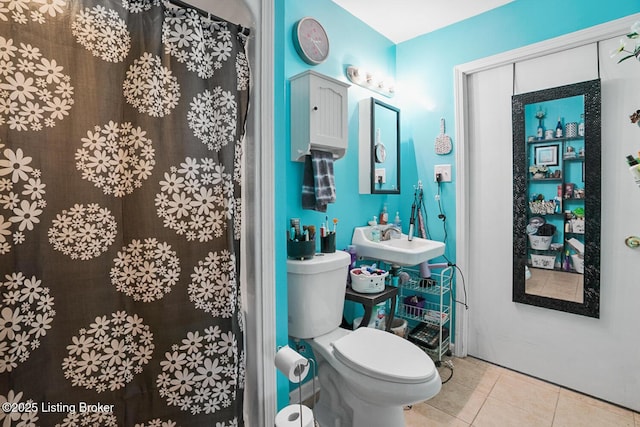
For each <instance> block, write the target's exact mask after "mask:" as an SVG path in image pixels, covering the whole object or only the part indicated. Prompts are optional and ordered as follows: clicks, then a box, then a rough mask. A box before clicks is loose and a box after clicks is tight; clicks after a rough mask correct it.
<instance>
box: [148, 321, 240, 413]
mask: <svg viewBox="0 0 640 427" xmlns="http://www.w3.org/2000/svg"><path fill="white" fill-rule="evenodd" d="M240 364H241V356H240V355H239V354H238V342H237V339H236V336H235V335H234V334H233V332H230V331H229V332H224V331H222V330H221V329H220V327H219V326H211V327H208V328H207V329H205V330H204V331H193V332H187V335H186V337H185V338H184V339H183V340H182V343H181V344H174V345H173V346H172V347H171V351H168V352H166V353H165V357H164V360H163V361H162V362H160V367H161V369H162V373H161V374H159V375H158V377H157V379H156V384H157V386H158V390H159V392H160V396H161V397H163V398H164V399H165V400H166V402H167V404H168V405H169V406H177V407H179V408H180V409H181V410H182V411H185V412H190V413H192V414H194V415H195V414H201V413H204V414H213V413H215V412H217V411H219V410H220V409H222V408H228V407H229V406H230V405H231V403H232V402H233V400H234V399H235V398H236V390H237V388H238V384H239V375H238V369H239V368H238V366H239V365H240Z"/></svg>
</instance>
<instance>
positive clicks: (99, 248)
mask: <svg viewBox="0 0 640 427" xmlns="http://www.w3.org/2000/svg"><path fill="white" fill-rule="evenodd" d="M117 229H118V223H117V222H116V219H115V217H114V216H113V215H112V214H111V211H109V209H107V208H103V207H100V205H98V204H97V203H91V204H88V205H87V206H85V205H83V204H76V205H74V206H73V207H72V208H70V209H69V210H67V209H65V210H63V211H62V212H61V213H59V214H58V215H56V218H55V219H54V220H53V225H52V226H51V227H50V228H49V232H48V235H49V243H51V244H52V245H53V248H54V249H55V250H57V251H60V252H62V253H63V254H65V255H68V256H70V257H71V259H79V260H82V261H86V260H89V259H92V258H96V257H98V256H100V255H102V253H104V252H105V251H106V250H107V249H108V248H109V247H110V246H111V245H112V244H113V242H114V241H115V238H116V234H117Z"/></svg>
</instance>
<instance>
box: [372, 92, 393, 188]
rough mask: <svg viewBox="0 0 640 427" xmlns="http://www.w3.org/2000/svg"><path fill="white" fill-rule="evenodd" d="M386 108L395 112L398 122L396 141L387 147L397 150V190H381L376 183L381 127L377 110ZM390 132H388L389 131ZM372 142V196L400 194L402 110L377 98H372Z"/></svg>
mask: <svg viewBox="0 0 640 427" xmlns="http://www.w3.org/2000/svg"><path fill="white" fill-rule="evenodd" d="M380 107H381V108H386V109H388V110H391V111H393V112H395V114H396V120H395V122H396V123H395V134H396V138H395V141H391V142H390V143H389V144H388V145H387V144H385V145H387V151H388V150H389V147H390V146H393V148H394V149H395V150H396V177H395V178H396V188H395V189H381V188H379V186H378V183H377V182H376V164H377V162H376V129H377V128H378V127H379V126H377V125H376V109H377V108H380ZM387 131H388V130H387ZM370 135H371V142H370V145H369V146H370V150H369V151H370V153H371V157H370V175H369V180H370V182H371V194H400V109H398V108H396V107H394V106H392V105H389V104H386V103H384V102H382V101H380V100H377V99H375V98H371V129H370Z"/></svg>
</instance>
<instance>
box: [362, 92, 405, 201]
mask: <svg viewBox="0 0 640 427" xmlns="http://www.w3.org/2000/svg"><path fill="white" fill-rule="evenodd" d="M359 108H360V123H359V126H360V157H359V160H360V171H359V175H360V193H361V194H400V110H399V109H398V108H396V107H394V106H391V105H389V104H386V103H384V102H382V101H379V100H377V99H375V98H369V99H364V100H362V101H360V106H359Z"/></svg>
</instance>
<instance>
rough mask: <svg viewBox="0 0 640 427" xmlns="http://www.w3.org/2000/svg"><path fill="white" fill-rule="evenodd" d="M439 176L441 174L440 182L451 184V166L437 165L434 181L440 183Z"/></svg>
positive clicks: (434, 171) (434, 170)
mask: <svg viewBox="0 0 640 427" xmlns="http://www.w3.org/2000/svg"><path fill="white" fill-rule="evenodd" d="M438 174H440V182H451V165H435V166H434V167H433V180H434V181H438V179H437V176H438Z"/></svg>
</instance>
